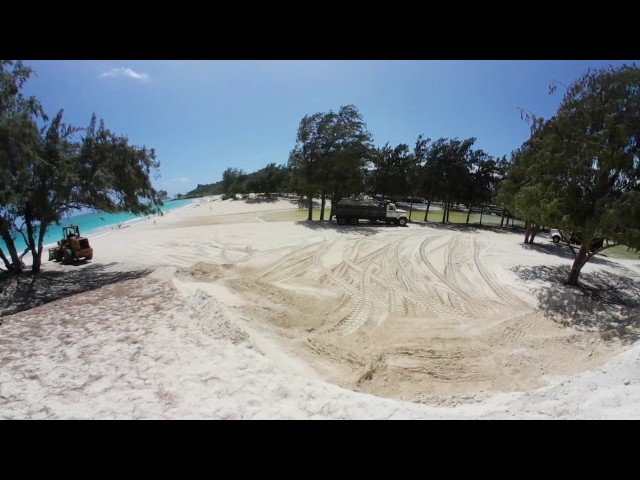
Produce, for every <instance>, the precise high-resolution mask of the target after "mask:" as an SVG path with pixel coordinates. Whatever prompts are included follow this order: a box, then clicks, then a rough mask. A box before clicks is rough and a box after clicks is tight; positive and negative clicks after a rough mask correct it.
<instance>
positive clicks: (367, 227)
mask: <svg viewBox="0 0 640 480" xmlns="http://www.w3.org/2000/svg"><path fill="white" fill-rule="evenodd" d="M295 223H296V225H300V226H302V227H305V228H308V229H310V230H315V231H326V230H335V231H336V232H338V233H351V234H354V233H355V234H357V235H365V236H369V235H375V234H376V233H380V232H383V231H388V230H387V229H388V228H407V227H408V225H406V226H404V227H401V226H399V225H387V224H386V223H369V222H367V221H364V220H363V221H362V222H360V223H359V224H358V225H338V224H337V223H336V222H335V221H334V220H331V221H327V220H324V221H319V220H312V221H309V220H300V221H297V222H295Z"/></svg>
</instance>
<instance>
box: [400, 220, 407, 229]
mask: <svg viewBox="0 0 640 480" xmlns="http://www.w3.org/2000/svg"><path fill="white" fill-rule="evenodd" d="M406 224H407V219H406V218H399V219H398V225H400V226H401V227H404V226H405V225H406Z"/></svg>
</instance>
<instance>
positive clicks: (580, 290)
mask: <svg viewBox="0 0 640 480" xmlns="http://www.w3.org/2000/svg"><path fill="white" fill-rule="evenodd" d="M569 270H570V267H569V266H554V267H549V266H545V265H541V266H536V267H515V268H514V269H513V271H514V272H515V273H516V275H518V276H519V277H520V278H522V279H523V280H528V281H531V280H542V281H545V282H550V283H551V284H552V285H551V286H544V287H542V288H539V289H537V290H536V296H537V298H538V304H539V308H541V309H542V310H544V311H545V312H547V313H548V314H549V315H550V317H551V318H552V319H553V320H554V321H556V322H558V323H560V324H561V325H565V326H571V327H574V328H577V329H579V330H589V331H598V332H601V336H602V338H603V339H605V340H608V339H611V338H613V337H619V338H620V340H621V341H623V342H624V343H633V342H635V341H636V340H638V338H640V335H639V332H638V330H639V328H640V281H638V280H637V279H634V278H630V277H628V276H622V275H617V274H613V273H609V272H593V273H581V274H580V279H579V282H578V285H577V286H575V287H571V286H569V285H566V284H565V283H564V282H565V281H566V279H567V276H568V275H569Z"/></svg>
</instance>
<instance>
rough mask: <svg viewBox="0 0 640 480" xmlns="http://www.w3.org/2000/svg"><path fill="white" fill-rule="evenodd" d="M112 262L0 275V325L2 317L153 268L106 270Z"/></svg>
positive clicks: (145, 273) (145, 272)
mask: <svg viewBox="0 0 640 480" xmlns="http://www.w3.org/2000/svg"><path fill="white" fill-rule="evenodd" d="M113 265H114V264H113V263H112V264H107V265H102V264H96V265H93V264H83V263H79V264H77V265H66V266H65V270H64V271H59V270H56V271H47V270H45V271H41V272H40V273H38V274H36V275H33V274H31V273H30V272H28V273H23V274H21V275H12V274H8V273H5V274H2V275H0V324H1V322H2V320H1V318H2V317H4V316H7V315H12V314H14V313H18V312H23V311H25V310H29V309H31V308H34V307H37V306H39V305H44V304H45V303H49V302H53V301H55V300H59V299H61V298H65V297H68V296H71V295H75V294H77V293H82V292H88V291H91V290H95V289H97V288H100V287H104V286H105V285H110V284H112V283H117V282H122V281H124V280H132V279H135V278H140V277H144V276H146V275H148V274H149V273H151V272H152V271H153V270H151V269H146V270H135V271H127V272H114V271H108V267H110V266H113Z"/></svg>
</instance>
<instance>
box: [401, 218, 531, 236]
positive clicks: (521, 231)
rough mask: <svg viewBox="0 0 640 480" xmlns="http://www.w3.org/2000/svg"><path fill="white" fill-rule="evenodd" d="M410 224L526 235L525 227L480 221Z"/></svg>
mask: <svg viewBox="0 0 640 480" xmlns="http://www.w3.org/2000/svg"><path fill="white" fill-rule="evenodd" d="M409 224H410V225H415V226H416V227H422V228H424V227H431V228H435V229H439V230H450V231H457V232H468V233H479V232H495V233H500V234H503V235H524V229H523V228H521V227H519V226H517V225H516V226H515V227H506V228H502V227H500V225H491V224H488V225H487V224H482V225H480V224H478V223H442V222H426V223H425V222H415V221H412V222H410V223H409Z"/></svg>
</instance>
